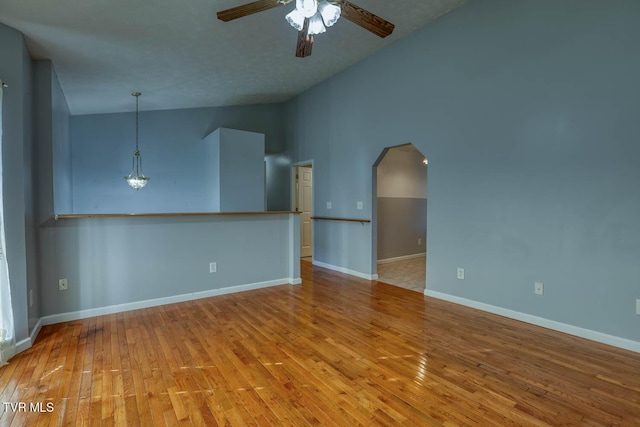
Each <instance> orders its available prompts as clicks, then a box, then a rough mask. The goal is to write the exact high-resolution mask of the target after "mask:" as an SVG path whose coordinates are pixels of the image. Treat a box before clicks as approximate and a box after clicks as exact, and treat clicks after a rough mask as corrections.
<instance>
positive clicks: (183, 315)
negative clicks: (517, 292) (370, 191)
mask: <svg viewBox="0 0 640 427" xmlns="http://www.w3.org/2000/svg"><path fill="white" fill-rule="evenodd" d="M302 267H303V268H302V273H303V283H302V285H299V286H289V285H286V286H278V287H273V288H268V289H262V290H256V291H249V292H242V293H238V294H232V295H225V296H219V297H213V298H207V299H202V300H197V301H192V302H185V303H179V304H171V305H166V306H162V307H156V308H150V309H145V310H136V311H130V312H126V313H120V314H115V315H109V316H101V317H95V318H91V319H86V320H81V321H74V322H68V323H63V324H58V325H52V326H47V327H44V328H43V329H42V331H41V333H40V336H39V337H38V340H37V342H36V343H35V345H34V346H33V347H32V348H31V349H29V350H28V351H26V352H24V353H22V354H20V355H18V356H16V357H15V358H13V359H12V360H11V363H10V365H8V366H5V367H3V368H0V402H45V403H46V402H52V403H53V404H54V411H53V412H51V413H38V412H12V411H4V410H3V408H0V410H3V412H2V413H1V415H0V425H3V426H4V425H13V426H35V425H43V426H47V425H50V426H56V425H89V424H90V425H96V426H97V425H118V426H124V425H128V426H136V425H140V426H161V425H185V426H190V425H194V426H215V425H237V426H243V425H262V426H275V425H292V426H300V425H341V426H355V425H364V426H371V425H389V426H396V425H409V426H429V425H433V426H437V425H449V426H452V425H481V426H503V425H523V426H527V425H538V426H539V425H553V426H557V425H589V426H599V425H629V426H632V425H634V426H637V425H640V354H636V353H632V352H628V351H624V350H620V349H615V348H612V347H608V346H605V345H602V344H598V343H594V342H590V341H586V340H583V339H579V338H575V337H571V336H568V335H564V334H561V333H557V332H553V331H549V330H546V329H542V328H539V327H535V326H531V325H527V324H524V323H520V322H517V321H513V320H509V319H505V318H502V317H499V316H495V315H491V314H487V313H483V312H480V311H476V310H473V309H469V308H465V307H461V306H456V305H454V304H450V303H446V302H442V301H438V300H434V299H430V298H427V297H425V296H423V295H421V294H420V293H417V292H413V291H409V290H406V289H402V288H398V287H395V286H390V285H386V284H382V283H377V282H368V281H365V280H361V279H357V278H353V277H350V276H346V275H343V274H340V273H335V272H331V271H328V270H324V269H321V268H317V267H312V266H311V265H310V263H307V262H303V263H302ZM44 407H45V408H46V406H44Z"/></svg>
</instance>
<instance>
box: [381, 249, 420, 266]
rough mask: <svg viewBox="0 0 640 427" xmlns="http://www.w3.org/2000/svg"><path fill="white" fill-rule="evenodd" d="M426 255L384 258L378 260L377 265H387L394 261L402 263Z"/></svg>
mask: <svg viewBox="0 0 640 427" xmlns="http://www.w3.org/2000/svg"><path fill="white" fill-rule="evenodd" d="M426 256H427V253H426V252H422V253H419V254H412V255H403V256H397V257H394V258H385V259H379V260H378V264H388V263H390V262H396V261H404V260H406V259H413V258H423V257H426Z"/></svg>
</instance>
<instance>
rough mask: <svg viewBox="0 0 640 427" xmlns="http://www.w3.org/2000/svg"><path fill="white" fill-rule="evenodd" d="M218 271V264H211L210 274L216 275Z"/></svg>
mask: <svg viewBox="0 0 640 427" xmlns="http://www.w3.org/2000/svg"><path fill="white" fill-rule="evenodd" d="M217 271H218V264H217V263H215V262H210V263H209V273H215V272H217Z"/></svg>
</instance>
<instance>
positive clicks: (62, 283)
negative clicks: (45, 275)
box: [58, 279, 69, 291]
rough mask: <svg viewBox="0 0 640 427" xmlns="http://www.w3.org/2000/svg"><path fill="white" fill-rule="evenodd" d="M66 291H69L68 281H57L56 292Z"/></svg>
mask: <svg viewBox="0 0 640 427" xmlns="http://www.w3.org/2000/svg"><path fill="white" fill-rule="evenodd" d="M67 289H69V281H68V280H67V279H60V280H58V290H59V291H66V290H67Z"/></svg>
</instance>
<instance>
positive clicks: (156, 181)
mask: <svg viewBox="0 0 640 427" xmlns="http://www.w3.org/2000/svg"><path fill="white" fill-rule="evenodd" d="M123 96H127V94H123ZM140 104H141V107H142V106H143V105H144V95H143V97H141V99H140ZM281 109H282V106H281V105H259V106H242V107H220V108H195V109H183V110H166V111H145V112H141V113H140V131H139V135H140V140H139V141H140V152H141V153H142V158H143V163H144V173H145V175H147V176H149V177H150V178H151V180H150V181H149V184H148V185H147V187H145V188H144V190H141V191H138V192H136V191H134V190H132V189H131V188H129V187H128V186H127V185H126V183H125V181H124V179H123V177H124V176H125V175H127V174H128V173H129V171H130V170H131V159H132V156H133V152H134V147H135V114H134V113H121V114H97V115H84V116H73V117H72V118H71V144H72V146H71V152H72V187H73V212H75V213H121V212H196V211H210V210H211V207H210V206H211V201H210V200H208V198H207V197H203V194H206V193H207V191H206V190H207V189H206V187H207V186H208V184H207V176H208V172H207V170H208V168H210V165H209V164H208V163H207V158H208V157H207V155H206V154H207V152H206V147H205V144H204V143H203V141H202V139H203V138H204V137H205V136H207V135H209V134H210V133H211V132H213V131H214V130H215V129H217V128H220V127H227V128H232V129H241V130H246V131H250V132H257V133H262V134H264V135H265V147H266V151H267V152H268V153H277V152H279V151H282V150H283V149H284V137H283V134H282V111H281ZM282 167H284V168H286V167H287V166H282ZM278 188H279V187H272V188H271V191H272V192H270V193H269V194H268V195H267V200H268V210H286V209H288V203H286V204H283V199H282V197H281V196H280V195H279V193H278ZM287 202H288V201H287ZM57 213H69V212H57Z"/></svg>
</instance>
